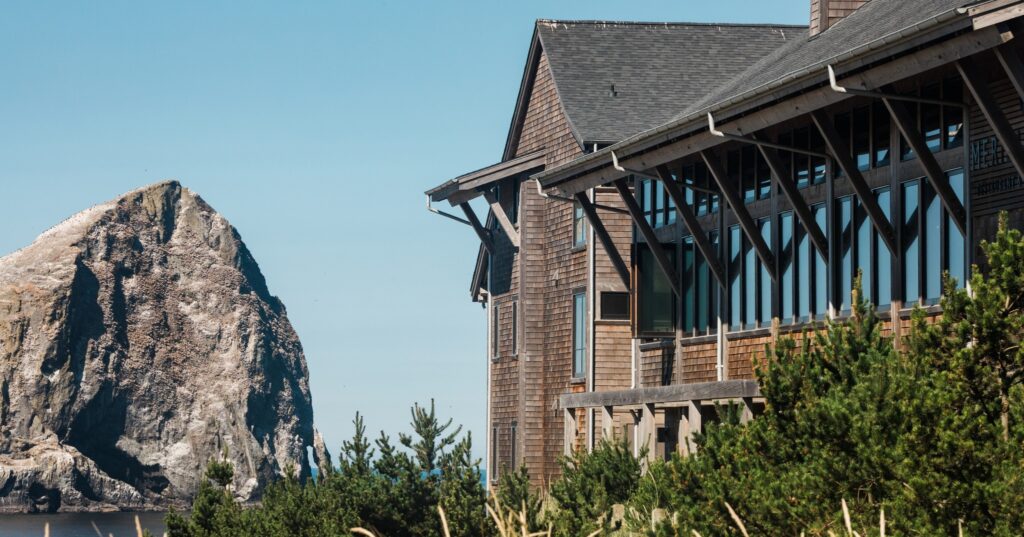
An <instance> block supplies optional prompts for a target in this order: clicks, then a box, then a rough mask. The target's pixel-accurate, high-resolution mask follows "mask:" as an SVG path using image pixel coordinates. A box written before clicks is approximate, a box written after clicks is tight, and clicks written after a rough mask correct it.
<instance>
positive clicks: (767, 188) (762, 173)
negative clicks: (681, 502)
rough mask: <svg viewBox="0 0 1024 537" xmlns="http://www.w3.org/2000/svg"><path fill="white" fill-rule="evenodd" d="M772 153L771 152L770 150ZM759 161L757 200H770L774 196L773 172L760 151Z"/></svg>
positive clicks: (758, 153) (757, 156) (758, 154)
mask: <svg viewBox="0 0 1024 537" xmlns="http://www.w3.org/2000/svg"><path fill="white" fill-rule="evenodd" d="M769 151H771V150H769ZM756 159H757V199H762V200H763V199H768V198H769V197H771V195H772V170H771V168H769V167H768V162H767V161H766V160H764V157H763V156H761V152H760V151H758V152H757V155H756Z"/></svg>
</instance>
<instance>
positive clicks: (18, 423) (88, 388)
mask: <svg viewBox="0 0 1024 537" xmlns="http://www.w3.org/2000/svg"><path fill="white" fill-rule="evenodd" d="M307 447H314V451H315V452H316V454H315V456H314V458H315V459H320V458H323V459H324V460H325V461H326V460H327V453H326V450H325V449H323V442H322V440H321V439H320V438H319V435H318V434H317V433H316V431H315V430H314V429H313V409H312V405H311V402H310V393H309V383H308V372H307V370H306V363H305V358H304V356H303V353H302V346H301V344H300V343H299V338H298V336H297V335H296V334H295V331H294V330H293V329H292V326H291V323H289V321H288V318H287V316H286V314H285V308H284V305H283V304H282V303H281V301H280V300H278V299H277V298H276V297H274V296H272V295H271V294H270V292H269V291H268V289H267V284H266V281H265V280H264V278H263V275H262V274H261V273H260V270H259V267H258V266H257V264H256V261H255V260H254V259H253V257H252V255H251V254H250V253H249V251H248V249H247V248H246V247H245V244H243V243H242V240H241V238H240V237H239V235H238V233H237V231H235V229H234V228H233V227H231V225H230V224H228V222H227V221H226V220H225V219H224V217H222V216H221V215H219V214H218V213H217V212H216V211H214V210H213V209H212V208H211V207H210V206H209V205H207V204H206V202H204V201H203V200H202V199H201V198H200V197H199V196H198V195H196V194H194V193H193V192H191V191H189V190H188V189H186V188H183V187H182V186H181V185H179V184H178V183H177V182H164V183H160V184H157V185H153V186H149V187H146V188H143V189H140V190H136V191H134V192H130V193H128V194H125V195H124V196H122V197H120V198H118V199H116V200H114V201H111V202H108V203H105V204H102V205H98V206H96V207H93V208H91V209H88V210H86V211H83V212H81V213H79V214H77V215H75V216H73V217H71V218H70V219H68V220H66V221H65V222H63V223H62V224H60V225H58V226H56V227H54V228H52V229H50V230H49V231H47V232H45V233H43V234H42V235H40V236H39V238H38V239H36V241H35V242H34V243H33V244H32V245H31V246H28V247H27V248H24V249H22V250H19V251H17V252H15V253H13V254H10V255H8V256H6V257H3V258H0V511H57V510H61V511H74V510H110V509H152V508H163V507H166V506H168V505H185V504H187V502H188V501H189V500H190V498H191V497H192V496H193V495H194V494H195V492H196V490H197V488H198V484H199V481H200V479H201V477H202V472H203V469H204V468H205V466H206V463H207V462H208V461H209V460H210V459H211V458H214V457H220V456H222V454H223V453H226V454H227V457H228V458H229V459H230V460H231V461H232V462H233V463H234V467H235V482H234V490H235V493H236V495H237V497H238V498H239V499H241V500H254V499H257V498H258V497H259V494H260V492H261V490H262V487H263V486H264V485H265V484H266V483H267V482H268V480H270V479H272V478H273V477H275V476H277V475H280V474H282V473H284V472H285V471H286V469H287V468H293V469H294V471H295V472H298V473H299V474H300V475H302V476H306V475H308V474H309V472H310V462H311V461H309V460H308V459H309V457H308V456H307V452H308V451H307ZM317 462H319V461H317ZM325 464H327V462H325Z"/></svg>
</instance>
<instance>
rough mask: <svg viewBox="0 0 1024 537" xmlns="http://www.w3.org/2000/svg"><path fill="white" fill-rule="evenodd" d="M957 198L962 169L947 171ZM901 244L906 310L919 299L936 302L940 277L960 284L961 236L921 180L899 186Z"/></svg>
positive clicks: (960, 194) (962, 266) (960, 192)
mask: <svg viewBox="0 0 1024 537" xmlns="http://www.w3.org/2000/svg"><path fill="white" fill-rule="evenodd" d="M946 179H947V180H948V181H949V184H950V186H951V187H952V188H953V191H954V193H955V194H956V196H957V197H958V198H959V199H960V200H961V202H962V200H963V190H964V178H963V170H962V169H956V170H952V171H949V172H946ZM900 190H901V191H900V194H901V196H902V198H903V199H902V201H901V204H900V208H901V212H902V214H901V224H902V226H901V229H900V232H901V239H900V240H901V245H902V249H903V258H904V259H903V300H904V302H906V305H907V306H908V307H909V306H911V305H912V304H913V303H914V302H917V301H918V300H921V301H923V302H924V303H925V304H935V303H938V301H939V298H940V297H941V295H942V275H943V273H944V272H945V271H949V274H950V276H952V277H954V278H956V279H957V281H958V285H963V279H964V277H965V276H966V262H967V261H966V259H967V257H966V256H967V254H966V251H965V245H964V238H963V234H961V233H960V230H959V228H957V227H956V224H955V223H954V222H953V220H952V217H951V216H950V215H949V214H948V213H947V212H946V210H945V209H944V208H943V207H942V202H941V200H940V198H939V196H938V194H937V193H936V192H935V190H934V189H933V188H932V186H931V183H929V182H928V181H926V180H924V179H917V180H913V181H907V182H905V183H903V185H901V189H900Z"/></svg>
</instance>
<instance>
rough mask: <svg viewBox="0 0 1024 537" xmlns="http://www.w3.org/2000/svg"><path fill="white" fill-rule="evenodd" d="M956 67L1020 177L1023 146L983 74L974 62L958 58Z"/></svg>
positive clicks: (1023, 165) (1021, 173)
mask: <svg viewBox="0 0 1024 537" xmlns="http://www.w3.org/2000/svg"><path fill="white" fill-rule="evenodd" d="M956 68H957V70H958V71H960V76H961V77H963V79H964V83H966V85H967V89H968V90H969V91H970V92H971V95H972V96H974V101H975V102H977V103H978V108H980V109H981V113H982V114H984V116H985V119H986V120H987V121H988V124H989V125H990V126H991V127H992V131H993V132H994V133H995V135H996V138H998V139H999V143H1000V144H1002V145H1003V151H1006V155H1007V156H1008V157H1010V162H1012V163H1013V167H1014V169H1016V170H1017V173H1018V174H1019V175H1020V176H1021V177H1024V148H1022V147H1021V144H1020V140H1019V139H1018V138H1017V134H1016V132H1014V130H1013V127H1011V126H1010V122H1009V121H1008V120H1007V119H1006V114H1004V113H1003V110H1002V109H1001V108H999V105H998V104H997V103H996V100H995V98H994V97H992V92H991V91H990V90H989V89H988V82H987V81H986V80H985V76H984V75H983V74H982V73H980V72H979V71H978V67H977V65H976V64H975V63H974V62H970V61H966V62H965V61H961V60H958V61H957V62H956Z"/></svg>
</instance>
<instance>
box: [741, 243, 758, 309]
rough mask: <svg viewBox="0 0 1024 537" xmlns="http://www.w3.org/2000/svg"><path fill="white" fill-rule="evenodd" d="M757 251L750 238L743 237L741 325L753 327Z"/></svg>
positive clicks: (755, 299) (755, 304) (755, 300)
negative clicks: (743, 300)
mask: <svg viewBox="0 0 1024 537" xmlns="http://www.w3.org/2000/svg"><path fill="white" fill-rule="evenodd" d="M757 269H758V261H757V252H755V251H754V245H753V244H751V243H750V240H749V239H747V238H746V237H743V289H744V293H743V295H744V299H745V303H744V305H743V317H744V319H743V325H744V326H745V327H746V328H753V327H754V326H756V325H757V312H758V310H757V297H758V294H757Z"/></svg>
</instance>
